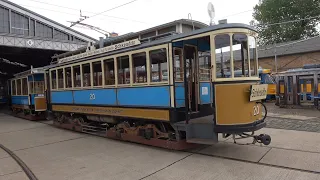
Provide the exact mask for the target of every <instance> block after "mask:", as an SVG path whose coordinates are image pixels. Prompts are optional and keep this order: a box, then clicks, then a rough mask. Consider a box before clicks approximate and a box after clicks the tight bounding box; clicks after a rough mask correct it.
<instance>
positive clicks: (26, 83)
mask: <svg viewBox="0 0 320 180" xmlns="http://www.w3.org/2000/svg"><path fill="white" fill-rule="evenodd" d="M10 84H11V86H10V88H11V109H12V111H13V113H14V114H15V115H17V116H19V117H23V118H26V119H30V120H39V119H44V118H45V112H46V111H47V102H46V97H45V71H44V68H31V70H28V71H25V72H21V73H19V74H16V75H15V77H14V78H12V79H10Z"/></svg>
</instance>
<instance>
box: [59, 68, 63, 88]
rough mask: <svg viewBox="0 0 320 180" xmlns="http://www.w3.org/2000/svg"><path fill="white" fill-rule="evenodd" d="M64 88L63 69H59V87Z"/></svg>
mask: <svg viewBox="0 0 320 180" xmlns="http://www.w3.org/2000/svg"><path fill="white" fill-rule="evenodd" d="M62 88H64V86H63V69H58V89H62Z"/></svg>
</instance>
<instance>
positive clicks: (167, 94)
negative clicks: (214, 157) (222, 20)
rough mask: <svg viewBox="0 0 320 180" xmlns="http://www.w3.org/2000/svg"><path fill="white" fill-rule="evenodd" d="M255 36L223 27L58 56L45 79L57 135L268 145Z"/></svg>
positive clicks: (180, 145) (183, 144)
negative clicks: (243, 140) (241, 140)
mask: <svg viewBox="0 0 320 180" xmlns="http://www.w3.org/2000/svg"><path fill="white" fill-rule="evenodd" d="M256 36H257V34H256V32H255V30H254V29H252V28H251V27H250V26H247V25H244V24H224V25H215V26H210V27H207V28H204V29H199V30H195V31H193V32H191V33H189V34H179V35H171V36H169V37H167V38H163V39H155V40H153V41H151V42H145V43H141V42H140V41H139V39H134V40H130V41H127V42H123V43H120V44H115V45H110V46H107V47H102V48H100V49H99V48H98V49H95V48H88V49H95V50H91V51H90V52H81V53H80V54H76V53H75V55H72V56H68V55H67V54H62V55H58V56H55V57H54V58H55V59H56V60H57V61H56V64H53V65H51V66H50V67H49V68H47V69H46V72H45V73H44V75H46V76H47V77H48V78H47V79H46V78H45V80H47V81H45V82H46V83H45V84H46V85H47V86H46V89H47V93H46V94H45V99H47V101H48V102H47V107H48V110H47V112H48V114H50V115H51V116H52V117H54V118H53V119H54V125H55V126H57V127H61V128H66V129H70V130H74V131H79V132H85V133H90V134H95V135H99V136H105V137H109V138H114V139H119V140H124V141H131V142H137V143H142V144H147V145H153V146H159V147H164V148H170V149H179V150H180V149H187V148H191V147H196V146H198V145H201V144H212V143H217V142H218V141H219V139H218V134H225V135H227V134H229V135H232V136H233V137H238V136H239V137H252V138H253V140H254V142H259V143H264V142H267V140H268V139H270V138H269V137H268V136H267V135H265V136H264V135H261V136H256V135H254V132H255V131H257V130H259V129H261V128H263V127H265V125H266V122H265V116H266V114H262V111H261V110H262V109H263V108H265V106H262V105H261V100H263V99H265V98H266V95H267V86H266V85H263V84H260V80H261V79H260V78H259V73H258V67H259V66H258V61H257V56H256V54H257V52H256V51H257V49H256V43H255V42H256ZM116 47H117V48H116ZM226 49H227V51H226ZM236 51H237V52H238V54H240V56H239V57H240V59H237V58H235V57H236V54H237V53H236ZM78 53H79V52H78ZM250 56H252V57H250ZM235 64H239V66H238V67H237V68H235ZM238 68H242V69H243V70H241V73H240V74H239V75H236V73H235V72H236V71H237V70H238ZM228 73H229V74H230V76H227V74H228ZM27 105H28V106H29V107H32V106H31V105H32V104H27ZM247 133H252V134H250V135H246V134H247ZM265 139H267V140H265ZM264 144H268V143H264Z"/></svg>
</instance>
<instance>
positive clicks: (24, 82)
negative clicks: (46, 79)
mask: <svg viewBox="0 0 320 180" xmlns="http://www.w3.org/2000/svg"><path fill="white" fill-rule="evenodd" d="M22 95H28V79H27V78H23V79H22Z"/></svg>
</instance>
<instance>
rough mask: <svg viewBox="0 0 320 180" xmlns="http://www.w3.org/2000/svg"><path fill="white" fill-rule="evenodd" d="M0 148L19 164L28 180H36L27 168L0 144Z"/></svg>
mask: <svg viewBox="0 0 320 180" xmlns="http://www.w3.org/2000/svg"><path fill="white" fill-rule="evenodd" d="M0 148H1V149H3V150H4V151H6V152H7V153H8V154H9V155H10V156H11V157H12V158H13V159H14V160H15V161H16V162H17V163H18V164H19V166H20V167H21V168H22V169H23V171H24V172H25V173H26V175H27V176H28V178H29V179H30V180H38V178H37V177H36V176H35V175H34V174H33V172H32V171H31V170H30V169H29V167H28V166H27V165H26V164H25V163H24V162H23V161H22V160H21V159H20V158H19V157H18V156H17V155H16V154H14V153H13V152H12V151H11V150H10V149H8V148H6V147H5V146H3V145H2V144H0Z"/></svg>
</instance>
